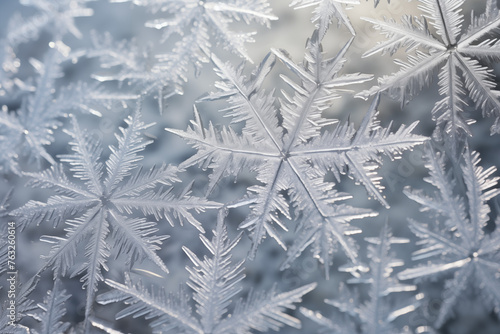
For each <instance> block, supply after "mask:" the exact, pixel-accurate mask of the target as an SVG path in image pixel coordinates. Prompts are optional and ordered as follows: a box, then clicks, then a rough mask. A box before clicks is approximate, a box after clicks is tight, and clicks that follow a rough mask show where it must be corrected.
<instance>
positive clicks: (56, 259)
mask: <svg viewBox="0 0 500 334" xmlns="http://www.w3.org/2000/svg"><path fill="white" fill-rule="evenodd" d="M72 123H73V130H72V131H71V132H70V131H67V133H68V134H69V135H70V136H71V137H72V139H73V141H72V142H70V145H71V147H72V150H73V154H66V155H61V156H60V160H61V161H62V162H64V163H66V164H68V165H69V166H70V170H71V171H72V172H73V176H74V177H75V178H76V179H79V180H81V181H83V182H84V183H83V184H84V187H81V186H80V185H78V184H75V183H74V182H72V181H71V180H70V178H69V177H68V176H67V175H66V174H65V172H64V167H63V165H62V164H55V165H53V166H52V167H51V168H50V169H48V170H46V171H43V172H40V173H26V175H27V176H29V177H30V178H31V180H30V182H29V184H30V185H31V186H32V187H40V188H46V189H52V190H53V191H54V192H56V193H57V195H53V196H50V197H49V198H48V199H47V201H46V202H38V201H33V200H30V201H29V202H28V203H27V204H26V205H24V206H23V207H21V208H18V209H16V210H13V212H12V214H13V215H16V216H18V218H19V222H20V224H21V227H22V228H27V227H28V226H30V225H34V224H40V223H41V222H43V221H48V222H51V223H52V225H54V226H57V225H58V224H59V223H61V222H65V223H66V225H67V227H66V228H65V232H66V237H59V236H42V238H41V239H42V240H43V241H45V242H48V243H50V244H53V247H52V250H51V251H50V254H49V255H48V256H46V264H45V265H44V267H43V268H42V269H40V271H42V270H45V269H46V268H51V269H52V270H53V271H54V275H55V276H56V277H57V276H65V275H66V273H67V272H69V271H72V276H75V275H80V274H83V277H82V279H81V281H82V282H83V286H84V287H85V288H86V289H87V304H86V307H85V316H86V318H88V317H89V315H90V312H91V310H92V304H93V300H94V293H95V291H96V290H97V284H98V282H99V281H102V280H103V279H104V277H103V273H102V270H103V269H104V270H107V269H108V266H107V262H108V258H109V256H110V254H111V251H112V250H113V249H117V250H119V254H122V255H126V256H127V263H128V264H130V265H132V264H133V263H134V262H135V261H136V260H139V259H144V258H148V259H150V260H151V261H152V262H153V263H155V264H156V265H157V266H158V267H159V268H161V269H162V270H163V271H164V272H168V270H167V267H166V265H165V264H164V263H163V260H162V259H161V258H160V257H159V256H158V255H157V254H156V251H157V250H159V249H160V245H161V244H162V242H163V241H164V240H165V239H166V238H167V236H164V235H156V232H157V228H156V227H155V225H156V223H155V222H146V219H144V218H132V217H130V214H131V213H132V212H133V211H137V210H140V211H142V213H143V214H144V215H154V216H155V218H156V219H157V220H159V219H162V218H165V219H166V220H167V221H168V222H169V223H170V224H171V225H172V226H173V225H174V223H175V222H176V221H180V223H181V224H182V222H183V221H185V222H188V223H190V224H192V225H194V226H195V227H196V228H197V229H198V230H200V231H203V228H202V227H201V224H200V223H199V222H198V221H197V220H196V218H195V217H194V216H193V215H192V213H191V211H198V212H199V211H202V210H205V209H206V208H214V207H218V204H216V203H214V202H210V201H207V200H204V199H201V198H196V197H193V196H191V195H190V194H189V188H186V189H185V190H184V191H183V193H182V194H181V195H180V196H176V195H174V194H173V193H172V189H171V187H170V186H171V184H172V183H173V182H176V181H178V178H177V173H178V171H179V170H178V168H176V167H173V166H170V165H168V166H167V165H164V164H163V165H161V166H160V167H153V168H151V169H150V170H148V171H143V170H142V168H140V167H139V166H138V164H137V163H138V162H139V161H140V160H142V156H141V155H139V153H140V152H141V151H143V150H144V148H145V147H146V146H147V145H148V144H150V143H151V141H146V140H144V139H143V136H142V133H143V131H144V130H145V129H147V128H148V127H149V126H150V125H151V124H150V125H147V124H144V123H143V122H142V120H141V112H140V109H139V108H138V109H137V110H136V111H135V112H134V114H133V115H132V116H130V117H128V118H127V119H126V123H127V125H128V127H127V128H125V129H124V128H120V133H119V134H117V135H116V138H117V141H118V145H117V146H110V150H111V155H110V156H109V157H108V159H107V161H106V166H105V167H106V174H104V171H103V169H104V165H103V164H102V163H101V162H100V161H99V160H100V157H101V153H102V150H103V148H102V145H101V143H100V142H98V141H97V140H96V139H95V138H93V137H91V136H89V135H87V134H86V133H85V132H84V131H83V130H82V129H81V128H80V126H79V124H78V122H77V120H76V119H75V118H73V119H72ZM164 186H166V187H167V188H164ZM82 242H86V247H85V249H86V252H85V257H86V258H87V260H86V262H84V263H76V261H75V259H76V252H77V246H78V245H79V244H81V243H82ZM75 264H78V268H76V270H72V268H73V266H74V265H75Z"/></svg>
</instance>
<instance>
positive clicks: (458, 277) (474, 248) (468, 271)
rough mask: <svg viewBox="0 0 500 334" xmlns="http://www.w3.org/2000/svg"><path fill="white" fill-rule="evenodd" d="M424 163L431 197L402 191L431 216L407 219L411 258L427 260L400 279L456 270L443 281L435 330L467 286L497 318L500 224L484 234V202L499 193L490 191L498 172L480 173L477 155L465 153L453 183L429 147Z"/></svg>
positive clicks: (485, 220)
mask: <svg viewBox="0 0 500 334" xmlns="http://www.w3.org/2000/svg"><path fill="white" fill-rule="evenodd" d="M427 159H428V163H427V168H428V169H429V173H430V177H428V178H427V179H426V181H427V182H429V183H430V184H432V185H434V186H435V187H436V188H437V189H438V192H435V193H434V194H433V195H431V196H426V195H425V194H423V193H422V192H421V191H410V190H407V191H406V193H407V196H408V197H409V198H411V199H412V200H414V201H416V202H417V203H419V204H420V205H422V211H431V212H435V218H434V219H433V220H431V224H424V223H420V222H417V221H415V220H413V219H411V218H409V219H408V220H409V223H410V228H411V229H412V231H413V232H414V233H415V235H416V236H418V237H419V238H420V239H421V240H420V241H419V245H421V246H422V248H421V249H420V250H418V251H416V252H415V253H414V254H413V259H414V260H423V259H429V262H428V263H427V264H422V265H420V266H417V267H415V268H409V269H406V270H404V271H403V272H401V273H399V275H398V277H399V278H400V279H412V278H419V277H425V276H437V275H439V274H441V273H446V272H449V271H454V272H455V274H454V277H453V278H451V279H448V280H446V284H445V290H444V292H443V302H442V306H441V309H440V310H439V316H438V319H437V321H436V324H437V326H442V325H443V324H444V322H445V321H446V320H447V319H448V317H449V316H450V314H451V312H452V310H453V307H454V306H455V305H456V304H457V302H458V300H459V298H460V297H461V296H462V295H463V293H464V292H465V291H467V290H469V288H470V287H471V286H473V287H475V288H476V289H477V291H478V292H479V293H480V294H481V296H482V298H481V299H482V301H483V302H484V303H485V304H486V305H488V306H490V307H491V309H494V310H495V312H497V314H498V312H499V310H500V284H499V281H498V275H499V274H500V266H499V261H500V251H499V250H500V231H499V230H498V226H499V223H500V220H499V219H498V218H497V220H496V222H495V224H496V226H497V228H496V229H495V230H494V231H493V232H491V233H486V232H485V230H484V229H485V227H486V224H487V223H488V222H489V217H488V214H489V213H490V207H489V206H488V204H487V203H486V202H487V201H488V200H490V199H491V198H494V197H495V196H497V195H498V194H499V193H500V189H498V188H493V187H494V186H495V185H496V184H497V181H498V177H494V178H490V176H491V174H493V173H494V172H495V170H496V169H495V168H494V167H490V168H488V169H486V170H484V169H483V168H482V167H480V166H479V162H480V159H479V154H478V153H476V152H472V153H470V152H469V151H468V149H467V150H466V152H465V154H464V155H463V163H462V164H461V171H462V173H463V176H460V175H458V176H457V178H456V179H454V178H453V177H452V175H451V174H450V173H447V171H446V169H445V160H444V157H443V156H442V155H441V154H439V153H437V152H435V151H434V150H433V149H431V148H429V149H428V151H427ZM462 178H463V179H462ZM464 185H465V187H466V189H467V191H466V195H465V196H463V195H462V194H461V193H458V194H457V193H455V189H458V190H460V189H461V188H462V187H463V186H464ZM491 188H493V189H491Z"/></svg>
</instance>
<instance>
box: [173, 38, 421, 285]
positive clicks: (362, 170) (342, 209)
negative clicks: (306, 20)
mask: <svg viewBox="0 0 500 334" xmlns="http://www.w3.org/2000/svg"><path fill="white" fill-rule="evenodd" d="M351 42H352V40H351V41H349V42H348V43H347V44H346V45H345V46H344V47H343V48H342V50H341V51H340V52H339V54H338V55H337V56H336V57H334V58H324V55H323V52H322V49H321V44H320V40H319V34H318V33H317V32H315V33H314V35H313V37H312V38H311V39H310V40H309V42H308V44H307V46H308V48H307V49H308V53H307V55H306V57H305V59H306V60H305V61H304V62H303V64H299V65H297V64H295V63H294V62H293V61H292V60H291V59H290V57H289V56H288V55H287V53H286V52H285V51H283V50H273V53H272V54H270V55H268V56H267V57H266V58H265V59H264V61H263V62H262V63H261V65H260V66H259V68H258V69H257V70H256V71H255V72H254V73H253V74H252V76H251V78H249V79H247V78H245V77H244V76H243V73H242V71H243V68H239V69H234V68H233V67H232V66H230V65H229V64H225V63H223V62H221V61H220V60H219V59H218V58H216V57H215V56H213V57H212V60H213V62H214V64H215V65H216V66H217V73H218V74H219V76H220V77H221V78H222V79H223V81H221V82H219V83H218V84H217V87H218V88H219V92H216V93H212V94H210V95H208V96H207V97H206V98H205V100H209V101H211V100H216V99H222V98H225V99H227V101H228V103H229V105H230V106H229V107H228V108H227V109H225V110H224V112H225V113H226V115H228V116H230V117H232V119H233V123H237V122H244V123H245V126H244V128H243V130H242V133H241V134H237V133H236V132H235V131H234V130H233V129H232V128H231V127H226V128H223V129H222V130H221V132H220V133H217V132H216V130H215V128H214V127H213V126H212V124H210V125H209V127H208V128H204V127H203V124H202V123H201V118H200V116H199V115H198V113H197V112H196V109H195V120H194V121H193V122H192V127H190V128H189V129H188V130H187V131H179V130H173V129H168V131H171V132H173V133H175V134H177V135H179V136H181V137H183V138H185V139H186V140H187V141H188V143H190V144H191V145H193V146H194V147H195V148H196V149H197V150H198V152H197V153H196V154H195V155H194V156H192V157H191V158H189V159H188V160H186V161H185V162H184V163H183V164H182V166H192V165H195V164H199V165H201V166H202V167H203V168H206V167H209V168H211V169H212V170H213V172H212V174H211V175H210V188H212V187H214V186H215V184H216V183H217V182H218V181H219V180H220V179H221V178H222V177H224V176H226V175H237V174H238V173H239V172H240V170H242V169H246V170H254V171H256V172H257V180H258V181H259V182H260V183H261V184H262V185H255V186H252V187H250V188H249V191H248V197H249V198H250V199H251V200H252V201H253V204H251V208H252V213H251V214H250V216H249V217H248V218H247V219H246V220H245V221H244V222H243V223H242V224H241V226H240V228H244V229H248V230H249V231H250V233H251V238H252V241H253V245H252V249H251V251H250V257H251V258H252V257H253V256H254V255H255V253H256V250H257V247H258V245H259V244H260V243H261V241H262V240H263V239H264V238H265V237H266V235H269V236H271V237H272V238H274V239H275V240H276V241H277V242H278V243H279V244H280V245H281V246H282V247H283V248H286V246H285V244H284V242H283V241H282V240H281V238H280V235H279V234H278V232H277V231H276V229H275V228H274V225H278V226H280V227H281V228H282V229H285V230H286V226H284V224H283V223H282V222H281V218H280V217H279V215H280V214H281V215H283V216H284V217H286V218H288V219H291V218H292V214H291V212H290V211H291V210H290V208H289V207H290V206H292V207H293V209H294V210H295V211H296V214H299V213H300V214H301V215H302V217H303V219H302V220H301V228H300V231H299V232H298V234H297V236H296V238H295V241H294V245H292V246H291V247H290V248H289V250H288V259H287V260H286V262H285V263H284V264H283V267H282V268H286V267H287V266H289V264H290V262H291V261H293V260H294V259H295V258H296V257H298V256H299V255H300V254H301V253H302V251H303V250H304V249H305V248H307V247H308V246H309V245H311V244H312V245H313V248H314V249H313V253H314V256H315V257H317V258H318V259H319V260H320V261H321V262H322V263H324V264H325V271H326V275H327V276H328V271H329V270H328V268H329V265H330V263H331V258H332V255H333V253H334V250H335V248H336V245H337V244H340V246H341V248H342V250H343V251H344V252H345V253H346V254H347V255H348V257H349V258H350V259H351V260H352V261H353V262H356V261H357V260H356V258H357V246H356V245H355V244H354V241H353V240H352V239H351V238H350V237H349V235H351V234H353V233H358V232H359V229H356V228H353V227H351V226H349V225H348V224H347V223H349V222H350V221H351V220H353V219H360V218H364V217H369V216H373V215H375V213H374V212H372V211H370V210H365V209H360V208H354V207H352V206H349V205H346V204H338V202H339V201H343V200H345V199H348V198H350V197H351V196H350V195H349V194H346V193H341V192H339V191H337V190H336V189H335V188H334V183H333V182H326V181H325V180H324V178H325V175H326V174H327V173H328V172H330V171H332V172H333V173H334V175H335V177H336V178H337V181H339V182H340V174H345V173H347V171H348V173H349V176H351V177H352V178H354V179H355V180H356V181H357V182H359V183H362V184H363V185H364V186H365V188H366V190H367V191H368V193H369V195H370V196H373V197H375V198H377V199H378V200H379V201H380V202H381V203H382V204H383V205H385V206H386V207H388V206H389V205H388V203H387V202H386V201H385V199H384V197H383V195H382V194H381V193H380V192H381V190H382V189H383V186H382V185H381V184H380V179H381V178H380V177H379V176H378V175H377V173H376V169H377V168H378V166H379V165H380V164H381V160H380V156H381V155H382V154H385V155H387V156H389V157H394V156H397V155H399V154H400V153H401V152H402V151H404V150H407V149H411V148H412V147H414V146H415V145H418V144H421V143H422V142H423V141H424V140H425V138H424V137H422V136H418V135H414V134H412V131H413V129H414V128H415V126H416V123H413V124H411V125H410V126H408V127H406V126H401V127H400V128H399V129H398V130H397V131H396V132H391V131H390V126H389V127H388V128H383V127H381V126H380V125H379V123H378V121H377V120H376V115H377V110H376V108H377V105H378V97H377V98H375V99H374V101H373V102H372V104H371V106H370V108H369V111H368V112H367V114H366V116H365V117H364V119H363V121H362V123H361V125H360V127H359V128H358V129H356V128H355V126H354V125H353V124H350V123H346V124H339V125H337V126H336V128H335V129H334V130H333V131H322V130H324V129H325V128H326V127H327V126H328V125H331V124H335V123H337V122H338V121H337V120H332V119H326V118H324V117H323V116H322V112H323V111H324V110H326V109H327V108H329V107H330V106H331V105H332V101H333V100H334V99H336V98H338V97H340V91H343V90H344V89H345V87H346V86H348V85H352V84H355V83H360V82H364V81H366V80H368V79H370V77H369V76H367V75H363V74H359V73H354V74H346V75H342V74H340V73H339V71H340V70H341V68H342V67H343V65H344V63H345V58H344V55H345V53H346V51H347V49H348V47H349V45H350V43H351ZM275 58H278V59H280V60H281V61H282V62H283V63H284V64H285V65H286V66H288V68H289V69H290V70H291V71H292V72H294V73H295V74H296V75H297V76H298V77H299V82H298V83H296V82H294V80H293V79H291V78H289V77H285V76H282V78H283V80H284V81H285V82H286V83H287V84H289V85H290V86H291V88H292V89H293V91H294V95H293V96H288V95H286V93H285V92H283V94H284V95H285V99H283V100H282V101H281V108H280V111H279V114H278V111H277V110H276V107H275V105H276V101H275V98H274V97H273V94H272V93H268V92H266V91H265V90H264V89H262V88H261V85H262V82H263V80H264V78H265V76H266V75H267V74H268V73H269V72H270V71H271V69H272V66H273V64H274V62H275ZM278 116H280V117H282V118H283V122H282V124H280V122H278ZM283 192H287V193H288V194H289V196H290V201H291V203H288V202H287V200H286V199H285V197H284V196H283Z"/></svg>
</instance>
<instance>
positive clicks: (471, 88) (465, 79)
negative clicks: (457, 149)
mask: <svg viewBox="0 0 500 334" xmlns="http://www.w3.org/2000/svg"><path fill="white" fill-rule="evenodd" d="M419 1H420V5H419V9H421V10H422V11H423V12H424V14H422V15H421V16H420V17H413V16H410V15H405V16H404V17H403V18H402V22H401V23H397V22H396V21H395V20H394V19H392V18H391V19H387V20H385V21H378V20H373V19H369V18H365V20H366V21H368V22H370V23H372V24H373V27H374V28H375V29H377V30H379V31H380V32H381V33H382V34H384V35H385V36H386V38H387V40H385V41H383V42H380V43H378V44H377V45H376V46H375V47H374V48H372V49H371V50H368V51H366V52H365V53H364V56H365V57H368V56H372V55H374V54H376V53H382V54H383V53H389V54H391V55H392V54H393V53H395V52H396V51H397V50H399V49H401V48H405V49H406V51H410V50H416V53H415V54H414V55H409V56H408V60H407V61H401V60H396V61H395V62H396V64H398V65H399V66H400V67H401V69H400V70H399V71H398V72H396V73H394V74H391V75H386V76H383V77H381V78H379V79H378V85H377V86H374V87H372V88H371V89H369V90H367V91H365V92H362V93H360V94H359V96H362V97H365V98H366V97H368V96H371V95H374V94H376V93H378V92H381V91H383V92H386V93H387V94H388V95H389V96H391V97H392V98H397V99H399V100H401V102H402V103H403V104H404V103H406V102H407V101H408V100H409V99H411V98H413V97H414V96H415V95H416V94H418V93H419V92H420V90H421V89H422V88H423V87H425V86H427V85H429V83H430V81H431V79H432V76H433V74H434V73H435V72H436V71H439V87H440V88H439V94H440V95H441V96H442V99H441V100H440V101H439V102H437V103H436V104H435V106H434V108H433V109H432V115H433V118H434V119H435V121H436V123H437V126H438V127H442V129H441V130H442V131H444V132H443V136H452V137H453V139H451V140H450V142H452V143H453V142H456V141H457V140H458V139H459V137H458V136H457V135H458V134H459V132H463V133H467V134H468V135H471V133H470V130H469V125H470V124H471V123H472V122H473V120H470V119H465V118H464V115H463V112H464V109H465V108H466V107H467V106H468V100H469V99H471V100H472V101H473V102H474V103H475V106H476V109H477V110H478V111H480V112H482V114H483V116H494V117H496V120H495V123H494V124H493V126H492V127H491V132H492V133H498V132H500V123H499V117H500V100H499V96H500V92H499V91H498V90H497V89H496V84H495V74H494V72H493V70H492V69H491V68H490V67H487V66H485V65H483V64H484V63H487V64H488V63H492V62H494V61H498V60H499V59H500V58H499V56H498V46H499V45H500V42H499V39H498V37H496V36H497V31H498V27H499V26H500V15H499V10H498V8H497V2H496V1H494V0H488V1H487V3H486V11H485V12H484V13H483V14H481V15H479V16H474V13H472V22H471V23H470V25H469V27H468V28H467V29H464V28H463V27H462V25H463V21H464V18H463V14H462V11H461V7H462V5H463V3H464V2H465V0H419ZM429 23H430V25H431V26H432V27H430V26H429ZM431 28H433V29H434V30H435V33H433V32H431Z"/></svg>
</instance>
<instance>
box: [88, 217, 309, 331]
mask: <svg viewBox="0 0 500 334" xmlns="http://www.w3.org/2000/svg"><path fill="white" fill-rule="evenodd" d="M225 215H226V212H225V210H224V209H222V210H220V211H219V215H218V218H217V225H216V228H215V230H214V231H213V232H212V233H213V237H212V240H209V239H208V238H207V237H206V236H205V235H204V234H200V240H201V241H202V243H203V245H204V246H205V247H206V248H207V250H208V251H209V252H210V255H209V256H204V258H203V260H201V259H200V258H199V257H198V256H197V255H196V254H195V253H194V252H193V251H191V250H190V249H189V248H188V247H186V246H184V247H183V248H182V249H183V250H184V252H185V253H186V255H187V256H188V257H189V259H190V260H191V262H192V263H193V266H192V267H188V268H187V270H188V271H189V274H190V276H189V281H188V282H187V286H188V287H189V288H191V290H192V291H193V292H192V297H190V296H189V294H187V292H186V291H185V289H182V288H181V290H180V291H179V293H178V294H167V292H166V291H165V289H164V288H161V289H156V290H154V291H149V290H147V289H146V288H145V287H144V286H143V284H142V283H141V282H139V283H137V284H134V283H133V282H132V280H131V278H130V276H129V275H126V276H125V283H119V282H116V281H113V280H110V279H107V280H106V283H107V284H108V286H109V287H111V288H112V289H113V290H112V291H110V292H107V293H105V294H103V295H100V296H98V298H97V300H98V302H99V303H100V304H104V305H106V304H109V303H115V302H119V301H123V302H125V303H126V304H128V305H129V306H127V307H126V308H125V309H123V310H122V311H120V312H119V313H118V314H117V316H116V317H117V319H120V318H123V317H128V316H134V317H138V316H146V318H147V319H153V318H154V321H153V322H151V323H150V326H151V327H152V328H153V329H154V331H155V333H199V334H208V333H212V334H222V333H241V334H243V333H251V331H253V330H256V331H259V332H265V331H267V330H269V329H273V330H278V329H279V328H280V327H282V326H284V325H288V326H292V327H296V328H300V321H299V320H298V319H296V318H295V317H293V316H291V315H289V314H288V313H287V312H286V310H290V309H292V310H293V309H294V308H295V304H296V303H298V302H300V301H301V300H302V296H303V295H305V294H306V293H308V292H310V291H311V290H313V289H314V288H315V286H316V283H311V284H307V285H304V286H302V287H299V288H297V289H294V290H291V291H287V292H282V293H277V292H276V290H275V288H273V289H272V290H271V291H268V292H254V291H251V292H250V293H249V296H248V297H247V299H246V300H243V299H240V300H239V301H238V302H237V303H236V305H235V306H234V309H233V311H232V312H229V306H230V305H231V304H232V300H233V298H235V297H236V295H237V294H238V293H239V292H240V291H241V290H242V288H241V281H242V280H243V279H244V278H245V275H244V273H243V271H244V267H243V264H244V261H240V262H238V263H232V260H231V257H232V256H231V252H232V250H233V248H234V247H235V246H236V245H237V244H238V242H239V240H240V238H241V234H240V235H239V236H238V237H237V238H236V239H235V240H233V241H230V240H229V239H228V236H227V232H226V227H225V224H224V217H225ZM190 299H192V300H193V301H194V302H195V303H196V314H197V316H196V317H195V316H194V315H193V312H192V310H191V307H190V303H189V300H190Z"/></svg>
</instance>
